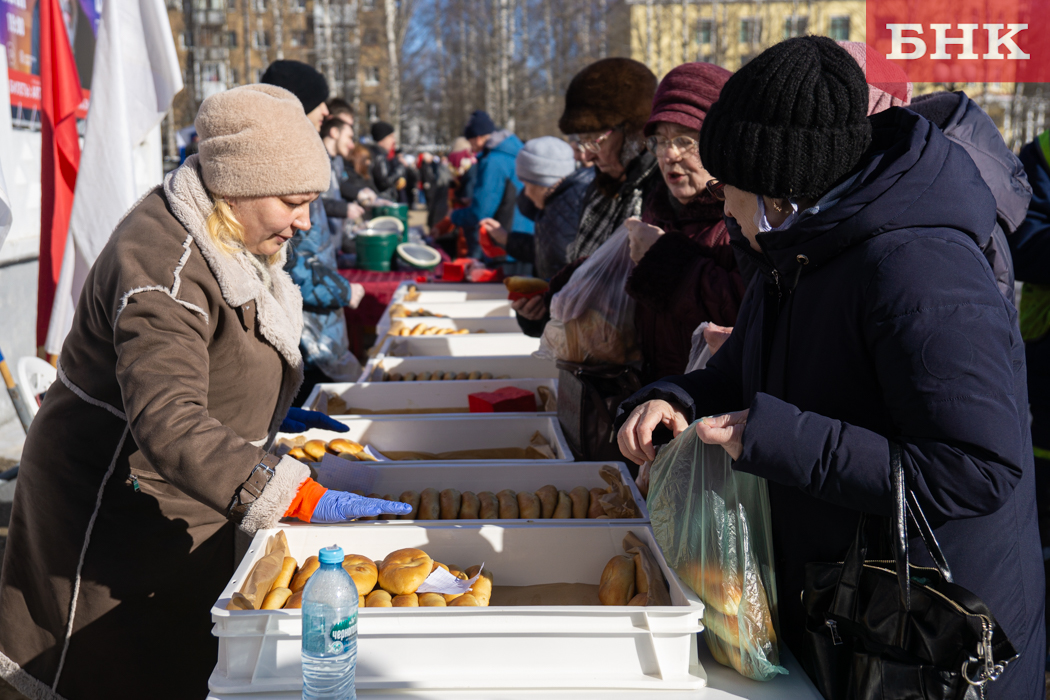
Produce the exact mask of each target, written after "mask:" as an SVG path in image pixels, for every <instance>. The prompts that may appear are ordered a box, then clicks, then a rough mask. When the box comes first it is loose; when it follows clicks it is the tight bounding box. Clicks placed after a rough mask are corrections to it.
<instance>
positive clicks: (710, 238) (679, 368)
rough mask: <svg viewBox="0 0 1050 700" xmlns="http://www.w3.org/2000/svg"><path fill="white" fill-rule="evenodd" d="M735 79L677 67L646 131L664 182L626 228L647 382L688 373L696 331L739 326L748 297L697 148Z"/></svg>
mask: <svg viewBox="0 0 1050 700" xmlns="http://www.w3.org/2000/svg"><path fill="white" fill-rule="evenodd" d="M730 75H732V74H731V73H730V72H729V71H727V70H726V69H724V68H720V67H718V66H715V65H712V64H710V63H686V64H683V65H681V66H678V67H677V68H675V69H674V70H672V71H671V72H670V73H668V74H667V75H666V76H664V79H663V80H662V81H661V82H660V86H659V87H658V88H657V89H656V95H655V97H653V113H652V116H650V117H649V121H648V123H646V125H645V135H646V136H647V137H648V147H649V150H650V152H651V153H652V154H653V155H654V156H655V157H656V162H657V165H658V166H659V167H660V173H661V175H662V176H663V179H662V180H661V181H660V182H659V183H658V184H657V186H656V188H655V189H654V191H653V192H652V194H650V195H649V198H648V199H647V200H646V202H645V205H644V207H643V208H642V219H641V221H634V220H629V221H628V224H627V226H628V229H629V233H628V236H629V238H630V243H631V257H632V258H634V260H635V262H636V263H637V267H635V269H634V272H632V273H631V276H630V277H629V278H628V280H627V293H628V294H630V295H631V297H633V298H634V300H635V301H636V302H637V304H636V306H635V314H634V322H635V333H636V335H637V338H638V346H639V348H641V351H642V359H643V361H644V365H643V367H642V381H643V382H652V381H656V380H657V379H660V378H662V377H666V376H668V375H672V374H681V373H682V372H684V371H685V366H686V363H687V362H688V360H689V350H690V348H691V346H692V335H693V330H694V329H695V328H696V327H697V326H699V325H700V324H701V323H703V322H705V321H708V322H711V323H714V324H717V325H720V326H732V325H733V324H734V323H736V314H737V310H738V309H739V308H740V301H741V299H742V298H743V296H744V283H743V281H742V280H741V279H740V273H739V272H738V271H737V266H736V258H735V256H734V254H733V248H732V246H730V244H729V232H728V231H727V230H726V226H725V224H724V223H723V222H722V203H721V202H720V201H718V200H717V199H715V198H714V197H713V196H712V195H711V194H710V193H709V192H708V191H707V189H706V187H705V185H706V184H707V181H708V180H710V179H711V175H710V174H709V173H708V172H707V171H706V170H705V169H704V166H703V164H702V163H701V162H700V154H699V151H698V150H697V138H698V137H699V134H700V126H701V125H702V124H703V122H704V116H705V115H706V114H707V110H708V109H710V108H711V105H712V104H713V103H714V102H715V100H717V99H718V92H719V90H721V89H722V86H723V85H724V84H725V82H726V80H727V79H728V78H729V76H730Z"/></svg>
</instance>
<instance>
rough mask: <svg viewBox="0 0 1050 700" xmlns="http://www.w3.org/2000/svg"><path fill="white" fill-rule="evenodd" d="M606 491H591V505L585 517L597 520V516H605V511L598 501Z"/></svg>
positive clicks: (597, 489) (595, 489) (598, 489)
mask: <svg viewBox="0 0 1050 700" xmlns="http://www.w3.org/2000/svg"><path fill="white" fill-rule="evenodd" d="M606 493H608V491H606V490H605V489H600V488H593V489H591V504H590V505H589V506H588V507H587V517H588V518H597V517H598V516H599V515H605V509H604V508H602V504H601V501H600V500H598V499H600V498H601V497H602V496H604V495H605V494H606Z"/></svg>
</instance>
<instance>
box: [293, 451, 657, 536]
mask: <svg viewBox="0 0 1050 700" xmlns="http://www.w3.org/2000/svg"><path fill="white" fill-rule="evenodd" d="M351 464H354V466H357V465H360V464H361V463H360V462H356V463H351ZM606 464H609V465H612V466H614V467H616V469H617V470H618V471H619V472H620V478H621V479H623V483H624V484H626V485H627V488H628V489H630V491H631V496H633V497H634V502H635V504H636V505H637V506H638V511H639V517H637V518H616V519H610V520H596V519H592V518H582V519H571V518H570V519H568V520H559V521H557V522H559V523H561V524H571V525H595V524H604V523H619V524H624V525H633V524H637V523H646V522H649V511H648V509H646V507H645V499H644V498H643V497H642V494H641V493H639V491H638V487H637V486H636V485H635V483H634V479H633V478H631V473H630V472H629V471H627V467H626V466H625V465H624V464H623V462H570V463H563V462H550V461H548V460H534V461H532V462H529V463H528V464H516V465H515V466H514V468H513V469H508V468H507V466H506V464H505V463H504V462H485V461H477V462H369V463H368V464H367V466H369V467H373V468H374V469H375V471H376V481H375V485H374V486H373V487H372V492H373V493H378V494H389V495H391V496H393V497H394V498H395V499H396V498H398V497H399V496H400V495H401V494H402V493H404V492H405V491H417V492H419V491H422V490H423V489H426V488H435V489H437V490H438V491H441V490H443V489H456V490H457V491H459V492H461V493H462V492H464V491H472V492H474V493H480V492H482V491H491V492H492V493H499V492H500V491H502V490H503V489H511V490H512V491H532V492H535V491H536V490H537V489H540V488H542V487H543V486H546V485H547V484H551V485H553V486H556V487H557V488H558V490H560V491H571V490H572V489H574V488H575V487H577V486H586V487H587V489H588V490H590V489H592V488H595V487H598V488H605V487H607V486H608V484H607V483H605V481H604V480H603V479H602V478H601V476H600V475H599V474H598V471H599V469H601V468H602V466H604V465H606ZM431 522H444V523H448V522H449V521H447V520H446V521H431V520H420V521H416V520H363V521H354V522H351V523H346V524H348V525H355V526H357V525H360V526H362V527H371V526H384V525H390V524H397V525H399V526H401V525H413V524H415V525H419V524H426V523H431ZM456 522H462V523H477V522H492V523H514V522H530V523H539V524H549V523H552V522H555V521H553V520H542V519H541V520H521V519H518V520H491V521H480V520H457V521H456ZM284 527H293V528H298V527H311V526H309V525H305V524H302V523H294V522H293V523H289V524H287V525H286V526H284Z"/></svg>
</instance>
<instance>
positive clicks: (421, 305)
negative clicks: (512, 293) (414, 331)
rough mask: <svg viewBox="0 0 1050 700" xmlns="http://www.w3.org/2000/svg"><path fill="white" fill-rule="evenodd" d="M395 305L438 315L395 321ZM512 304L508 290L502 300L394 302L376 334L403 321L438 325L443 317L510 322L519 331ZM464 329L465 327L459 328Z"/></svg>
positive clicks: (384, 331)
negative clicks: (394, 323) (396, 322)
mask: <svg viewBox="0 0 1050 700" xmlns="http://www.w3.org/2000/svg"><path fill="white" fill-rule="evenodd" d="M394 304H401V305H402V306H404V307H405V309H407V310H409V311H419V310H421V309H422V310H424V311H428V312H430V313H431V314H438V315H437V316H411V317H408V318H402V319H394V318H391V317H390V310H391V308H392V307H393V306H394ZM510 305H511V302H510V301H509V300H508V299H507V295H506V290H504V295H503V298H502V299H482V300H476V301H455V302H451V301H449V302H441V301H428V302H408V301H406V302H394V301H391V302H390V304H389V305H388V306H387V307H386V309H385V310H384V311H383V315H382V316H381V317H380V319H379V322H378V323H377V324H376V332H377V333H379V334H382V333H386V332H387V330H389V329H390V326H391V324H392V323H393V322H394V321H397V320H401V321H406V322H408V323H409V324H410V325H411V324H412V323H413V322H415V321H422V322H424V323H426V324H427V325H428V326H433V325H437V324H436V323H433V321H436V320H438V319H439V318H441V317H445V318H452V319H468V318H470V319H483V318H484V319H490V320H492V321H495V320H497V319H499V320H503V321H507V320H509V321H510V322H511V323H513V324H514V328H513V330H518V321H517V319H516V318H515V317H514V309H512V308H511V307H510ZM458 327H459V328H463V327H464V326H458Z"/></svg>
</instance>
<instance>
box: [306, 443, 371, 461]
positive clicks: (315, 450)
mask: <svg viewBox="0 0 1050 700" xmlns="http://www.w3.org/2000/svg"><path fill="white" fill-rule="evenodd" d="M364 449H365V446H364V445H362V444H361V443H359V442H354V441H353V440H347V439H345V438H336V439H335V440H332V441H330V442H325V441H324V440H307V441H306V443H305V444H304V445H303V446H302V447H293V448H292V449H290V450H288V456H289V457H291V458H292V459H297V460H299V461H300V462H320V461H321V460H322V459H324V456H325V455H326V454H330V455H335V456H336V457H342V458H343V459H347V460H350V461H352V462H375V461H377V460H376V458H375V457H373V456H372V455H370V454H368V453H367V452H365V451H364Z"/></svg>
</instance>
